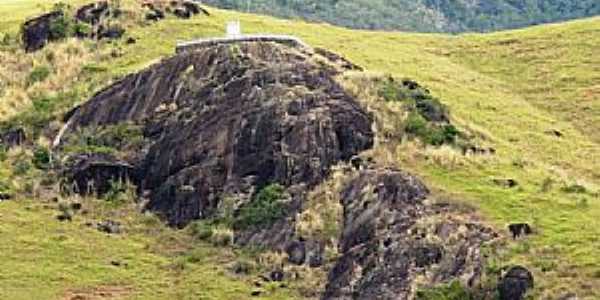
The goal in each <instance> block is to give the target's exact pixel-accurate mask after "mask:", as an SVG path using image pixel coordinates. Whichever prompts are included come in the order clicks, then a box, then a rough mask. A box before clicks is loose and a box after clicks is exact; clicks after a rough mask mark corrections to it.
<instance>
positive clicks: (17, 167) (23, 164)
mask: <svg viewBox="0 0 600 300" xmlns="http://www.w3.org/2000/svg"><path fill="white" fill-rule="evenodd" d="M30 169H31V164H30V163H29V161H27V160H25V159H17V160H16V161H15V162H14V163H13V173H14V174H15V175H17V176H22V175H25V174H27V172H29V170H30Z"/></svg>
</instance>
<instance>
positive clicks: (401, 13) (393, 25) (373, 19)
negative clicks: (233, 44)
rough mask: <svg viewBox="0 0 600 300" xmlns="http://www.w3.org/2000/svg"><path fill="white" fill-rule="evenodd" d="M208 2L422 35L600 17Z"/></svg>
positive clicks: (409, 6) (548, 10)
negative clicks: (414, 32) (413, 32)
mask: <svg viewBox="0 0 600 300" xmlns="http://www.w3.org/2000/svg"><path fill="white" fill-rule="evenodd" d="M206 3H209V4H213V5H217V6H219V7H222V8H229V9H237V10H241V11H247V10H248V9H250V11H252V12H255V13H264V14H268V15H275V16H280V17H288V18H302V19H306V20H311V21H324V22H328V23H332V24H336V25H340V26H345V27H351V28H362V29H385V30H402V31H418V32H467V31H475V32H486V31H495V30H501V29H508V28H518V27H524V26H529V25H535V24H540V23H549V22H557V21H563V20H569V19H575V18H581V17H588V16H594V15H598V14H600V4H598V2H597V1H594V0H585V1H539V0H533V1H481V0H478V1H465V0H460V1H455V0H450V1H448V0H419V1H410V0H377V1H373V0H369V1H365V0H344V1H337V0H335V1H331V0H330V1H317V0H311V1H271V0H254V1H246V0H208V1H206Z"/></svg>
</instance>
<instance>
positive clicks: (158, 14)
mask: <svg viewBox="0 0 600 300" xmlns="http://www.w3.org/2000/svg"><path fill="white" fill-rule="evenodd" d="M164 18H165V13H164V12H163V11H162V10H159V9H156V8H153V9H151V10H150V11H149V12H147V13H146V20H148V21H160V20H162V19H164Z"/></svg>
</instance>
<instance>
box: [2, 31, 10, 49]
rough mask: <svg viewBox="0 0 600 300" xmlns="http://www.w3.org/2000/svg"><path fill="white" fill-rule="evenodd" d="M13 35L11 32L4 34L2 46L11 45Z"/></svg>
mask: <svg viewBox="0 0 600 300" xmlns="http://www.w3.org/2000/svg"><path fill="white" fill-rule="evenodd" d="M11 40H12V37H11V36H10V34H9V33H6V34H4V36H3V37H2V40H0V44H1V45H2V46H10V43H11Z"/></svg>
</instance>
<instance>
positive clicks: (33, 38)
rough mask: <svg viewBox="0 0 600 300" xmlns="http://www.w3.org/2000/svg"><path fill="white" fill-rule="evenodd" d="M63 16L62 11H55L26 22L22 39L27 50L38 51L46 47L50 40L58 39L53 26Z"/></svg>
mask: <svg viewBox="0 0 600 300" xmlns="http://www.w3.org/2000/svg"><path fill="white" fill-rule="evenodd" d="M63 17H64V15H63V13H62V12H61V11H53V12H50V13H47V14H43V15H41V16H39V17H36V18H33V19H31V20H29V21H27V22H25V24H23V29H22V31H23V33H22V40H23V45H24V47H25V51H27V52H33V51H37V50H39V49H42V48H44V46H46V43H48V42H49V41H53V40H55V39H57V37H56V36H55V35H54V34H53V32H52V28H51V27H52V24H53V22H55V21H57V20H59V19H60V18H63Z"/></svg>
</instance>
